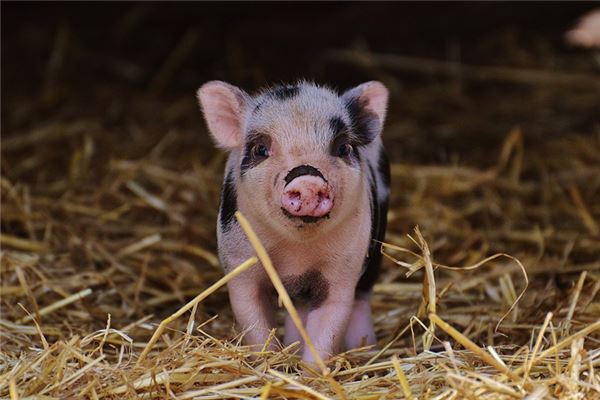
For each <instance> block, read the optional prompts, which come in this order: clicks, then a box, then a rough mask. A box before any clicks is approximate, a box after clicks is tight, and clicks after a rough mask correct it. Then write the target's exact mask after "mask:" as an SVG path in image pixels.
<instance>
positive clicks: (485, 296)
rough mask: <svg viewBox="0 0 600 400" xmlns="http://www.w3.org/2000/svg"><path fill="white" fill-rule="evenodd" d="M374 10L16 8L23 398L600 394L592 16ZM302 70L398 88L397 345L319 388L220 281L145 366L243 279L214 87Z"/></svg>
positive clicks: (252, 84)
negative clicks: (576, 25)
mask: <svg viewBox="0 0 600 400" xmlns="http://www.w3.org/2000/svg"><path fill="white" fill-rule="evenodd" d="M359 6H360V4H328V5H323V6H322V7H324V8H325V9H323V8H319V7H317V6H316V5H314V4H313V5H304V6H300V5H287V6H286V7H283V6H275V5H269V6H267V5H266V4H262V5H256V6H255V7H252V6H250V5H241V4H238V5H236V6H233V5H231V6H226V5H217V4H207V5H200V4H185V5H184V4H180V5H179V6H177V8H175V6H170V5H166V4H159V3H154V4H151V3H139V4H127V3H122V4H119V5H116V4H113V5H112V6H111V5H93V6H89V7H88V6H87V5H86V6H85V7H84V6H83V5H78V4H69V5H67V4H62V5H48V4H16V3H5V2H3V4H2V11H3V13H2V60H3V61H2V83H3V87H2V142H1V148H2V153H1V155H2V159H1V173H2V177H1V181H0V183H1V195H2V203H1V206H2V207H1V225H0V227H1V236H0V240H1V241H0V244H1V247H2V250H1V254H0V257H1V258H0V261H1V263H0V282H1V283H0V296H1V298H0V347H1V351H0V396H4V397H10V398H12V399H16V398H34V397H35V398H61V399H65V398H92V399H96V398H165V399H167V398H177V399H189V398H198V399H221V398H258V397H260V398H270V397H272V398H360V399H371V398H373V399H376V398H389V399H396V398H401V397H403V396H405V397H410V396H414V397H415V398H429V399H433V398H438V399H451V398H454V399H463V398H494V399H496V398H497V399H504V398H506V399H508V398H528V399H542V398H560V399H584V398H590V399H592V398H600V351H599V350H598V349H599V348H600V345H599V341H600V333H599V332H600V319H599V316H600V295H599V292H600V119H599V118H598V116H599V115H600V113H599V107H598V106H599V105H600V95H599V93H600V79H599V77H600V74H599V71H600V62H599V58H598V53H597V52H596V53H594V52H592V51H583V50H577V49H572V48H569V47H568V46H566V45H565V44H564V42H563V40H562V34H563V33H564V31H565V30H566V29H568V27H569V24H571V23H572V22H573V21H574V20H575V19H576V17H577V16H578V15H580V14H581V13H582V12H584V11H586V10H587V9H589V8H590V5H589V4H583V3H575V4H554V5H546V6H543V8H544V9H543V10H542V11H543V12H541V11H540V12H539V14H540V15H542V14H543V15H544V18H542V17H541V16H536V13H537V12H536V11H535V10H536V7H538V6H537V5H535V6H533V5H531V4H529V5H528V4H525V5H519V6H504V5H500V4H483V3H481V4H479V3H474V4H463V5H443V6H442V5H439V9H437V10H432V6H430V5H428V6H425V5H416V4H405V5H398V4H394V5H383V4H379V5H377V6H373V7H368V8H366V7H364V8H362V9H361V7H359ZM539 7H542V6H539ZM290 15H292V16H291V17H290ZM332 20H335V21H338V24H339V30H338V31H336V32H331V30H332V29H331V21H332ZM392 20H393V21H392ZM357 21H358V22H362V23H363V25H360V26H357V23H358V22H357ZM426 23H428V24H431V26H434V28H432V29H427V30H426V32H424V31H423V26H424V25H423V24H426ZM306 26H310V27H311V29H309V30H307V29H306ZM336 26H337V25H336ZM415 37H419V38H420V40H418V41H417V40H415V39H414V38H415ZM297 77H307V78H311V79H315V80H317V81H318V82H330V83H331V84H333V85H335V86H336V87H338V88H340V89H342V88H347V87H350V86H352V85H355V84H358V83H360V82H362V81H365V80H369V79H378V80H381V81H382V82H384V83H385V84H386V85H387V86H388V87H389V88H390V90H391V93H392V101H391V105H390V110H389V119H388V121H387V123H386V128H385V131H384V141H385V143H386V149H387V150H388V152H389V156H390V159H391V162H392V185H393V186H392V201H391V211H390V213H389V215H388V220H389V223H388V226H389V228H388V233H387V238H386V241H387V242H388V243H389V246H386V247H385V252H386V254H387V255H388V257H386V259H385V262H384V269H383V273H382V276H381V278H380V280H379V283H378V284H377V285H376V287H375V293H374V296H373V307H374V310H375V312H374V314H375V323H376V331H377V335H378V338H379V347H378V349H368V348H366V349H359V350H356V351H352V352H349V353H346V354H342V355H340V356H337V357H336V358H334V359H333V360H332V361H331V362H330V364H329V367H330V371H329V373H328V374H327V375H326V376H325V377H323V376H322V375H320V374H319V371H313V372H310V371H308V372H307V371H304V372H299V371H301V370H302V368H303V366H302V365H301V364H300V363H299V361H300V360H299V358H298V357H297V356H296V355H295V351H294V350H295V349H294V347H292V348H287V349H284V350H282V351H280V352H260V351H254V350H251V349H248V348H246V347H244V346H242V345H241V342H240V337H241V336H240V332H238V331H237V330H236V329H235V324H234V322H233V317H232V313H231V310H230V306H229V303H228V299H227V294H226V290H225V289H224V288H222V289H219V290H217V291H215V292H214V293H211V294H210V295H209V296H208V297H206V298H205V299H204V300H202V301H201V302H199V303H198V304H197V306H195V307H194V308H193V309H192V310H191V312H190V311H188V312H185V313H183V314H182V315H181V316H180V317H179V318H176V319H174V320H173V321H172V322H171V323H170V324H169V325H168V326H167V328H166V330H165V331H164V333H163V334H162V335H161V336H160V338H159V339H158V341H157V342H156V343H155V344H154V345H153V346H151V347H148V350H149V352H148V354H147V356H146V355H144V358H143V359H141V358H140V356H141V354H142V351H143V350H144V349H145V348H146V347H147V345H148V342H149V340H150V338H151V336H152V334H153V333H154V332H155V330H156V329H157V326H158V324H159V323H160V322H161V321H162V320H164V319H165V318H167V317H169V316H171V315H172V314H174V313H175V312H177V311H178V310H179V309H181V308H182V307H183V306H184V304H186V302H187V301H189V300H191V299H192V298H194V296H196V295H198V294H200V293H202V292H203V291H204V290H206V289H207V288H208V287H209V286H210V285H212V284H213V283H214V282H216V281H217V280H219V279H220V278H221V277H222V276H223V273H222V270H221V269H220V267H219V265H218V260H217V257H216V239H215V221H216V214H217V205H218V199H219V192H220V187H221V179H222V170H223V165H224V161H225V154H223V153H222V152H219V151H215V150H214V147H213V145H212V143H211V141H210V138H209V137H208V134H207V132H206V128H205V125H204V123H203V121H202V117H201V115H200V112H199V110H198V107H197V104H196V101H195V97H194V95H195V90H196V89H197V87H198V86H199V85H200V84H201V83H202V82H204V81H206V80H209V79H215V78H216V79H225V80H229V81H232V82H234V83H236V84H239V85H240V86H243V87H245V88H247V89H248V90H253V89H256V88H258V87H260V86H261V85H263V84H265V83H271V82H279V81H289V80H294V79H296V78H297ZM416 227H418V230H416ZM419 234H422V239H419ZM407 250H410V252H408V251H407ZM481 261H485V262H483V263H480V262H481ZM446 266H452V267H461V268H457V269H449V268H447V267H446ZM468 266H473V268H465V267H468ZM427 272H429V273H430V274H433V276H434V277H435V279H434V280H433V281H432V280H431V278H430V279H429V280H426V283H425V286H424V284H423V282H424V277H425V276H426V274H427ZM430 276H431V275H430ZM432 293H435V295H434V296H432ZM282 311H283V310H282ZM431 313H433V314H435V315H430V314H431ZM430 316H431V318H429V317H430ZM280 333H281V332H279V334H280ZM274 340H277V339H276V338H274ZM486 347H487V348H486ZM259 350H260V349H259ZM36 396H37V397H36Z"/></svg>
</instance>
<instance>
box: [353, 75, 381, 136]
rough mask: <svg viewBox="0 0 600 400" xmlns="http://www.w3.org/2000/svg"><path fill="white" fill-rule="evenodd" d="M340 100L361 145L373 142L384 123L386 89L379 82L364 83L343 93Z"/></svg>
mask: <svg viewBox="0 0 600 400" xmlns="http://www.w3.org/2000/svg"><path fill="white" fill-rule="evenodd" d="M342 100H343V101H344V104H345V105H346V109H347V110H348V114H349V115H350V119H351V120H352V125H353V131H354V133H355V134H356V135H358V136H359V140H360V141H361V144H368V143H370V142H371V141H373V139H375V138H376V137H377V135H379V134H380V133H381V129H382V128H383V122H384V121H385V114H386V110H387V103H388V90H387V88H386V87H385V86H384V85H383V83H381V82H377V81H370V82H366V83H363V84H362V85H358V86H356V87H355V88H352V89H350V90H348V91H347V92H345V93H344V94H343V95H342Z"/></svg>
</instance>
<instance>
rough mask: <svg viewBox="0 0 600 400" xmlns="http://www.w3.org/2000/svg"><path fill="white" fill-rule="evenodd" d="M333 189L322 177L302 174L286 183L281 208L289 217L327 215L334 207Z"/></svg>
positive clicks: (318, 216)
mask: <svg viewBox="0 0 600 400" xmlns="http://www.w3.org/2000/svg"><path fill="white" fill-rule="evenodd" d="M333 198H334V196H333V191H332V190H331V188H330V187H329V185H328V183H327V182H325V180H323V179H322V178H321V177H318V176H312V175H302V176H299V177H297V178H295V179H294V180H292V181H291V182H290V183H288V184H287V185H286V187H285V188H284V190H283V193H282V195H281V208H282V210H283V212H284V214H286V215H287V216H288V217H314V218H320V217H325V216H327V215H328V214H329V212H330V211H331V209H332V208H333Z"/></svg>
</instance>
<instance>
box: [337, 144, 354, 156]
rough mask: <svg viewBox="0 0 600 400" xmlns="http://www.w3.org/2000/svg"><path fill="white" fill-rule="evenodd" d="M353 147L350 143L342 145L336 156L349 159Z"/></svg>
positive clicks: (338, 148)
mask: <svg viewBox="0 0 600 400" xmlns="http://www.w3.org/2000/svg"><path fill="white" fill-rule="evenodd" d="M352 150H353V149H352V145H351V144H350V143H341V144H340V145H339V146H338V147H337V149H336V156H338V157H348V156H349V155H350V154H351V153H352Z"/></svg>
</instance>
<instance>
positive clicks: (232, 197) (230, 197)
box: [219, 170, 237, 232]
mask: <svg viewBox="0 0 600 400" xmlns="http://www.w3.org/2000/svg"><path fill="white" fill-rule="evenodd" d="M236 211H237V193H236V191H235V186H234V182H233V171H232V170H229V171H228V172H227V176H226V177H225V181H224V182H223V191H222V192H221V206H220V209H219V216H220V220H219V222H220V223H221V229H222V230H223V231H224V232H226V231H228V230H229V229H230V228H231V224H232V223H233V222H234V218H233V217H234V214H235V212H236Z"/></svg>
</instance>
